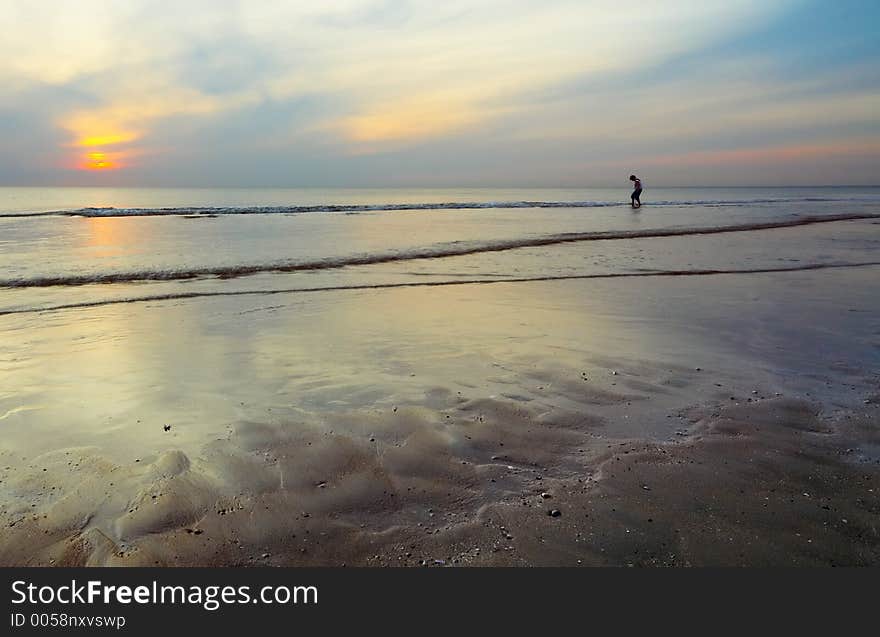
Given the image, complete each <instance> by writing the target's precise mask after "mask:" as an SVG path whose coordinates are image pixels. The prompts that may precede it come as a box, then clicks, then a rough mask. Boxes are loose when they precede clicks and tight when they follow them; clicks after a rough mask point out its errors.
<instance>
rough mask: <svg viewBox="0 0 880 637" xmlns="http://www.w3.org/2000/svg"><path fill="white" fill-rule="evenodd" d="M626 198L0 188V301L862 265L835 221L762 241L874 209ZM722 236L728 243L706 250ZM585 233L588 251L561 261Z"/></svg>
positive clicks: (866, 196)
mask: <svg viewBox="0 0 880 637" xmlns="http://www.w3.org/2000/svg"><path fill="white" fill-rule="evenodd" d="M626 196H627V192H626V190H607V189H592V190H591V189H584V190H573V189H568V190H561V189H556V190H552V189H537V190H517V189H507V190H490V189H463V190H446V189H441V190H436V189H435V190H401V189H370V190H348V189H336V190H316V189H314V190H313V189H295V190H294V189H290V190H260V189H134V188H132V189H109V188H2V189H0V312H2V313H5V312H27V311H34V310H41V309H46V308H52V307H60V306H64V307H68V306H76V305H93V304H96V303H101V302H105V301H113V302H119V301H121V300H126V301H131V302H136V301H138V300H142V299H147V300H148V299H151V298H154V297H165V298H168V297H174V296H181V295H189V296H192V295H194V294H232V293H241V292H248V293H253V292H259V291H273V292H278V291H281V290H290V291H291V293H294V292H295V291H296V290H298V289H301V288H302V289H312V288H316V287H327V286H330V287H359V286H381V285H383V284H385V285H401V284H417V283H420V282H428V280H430V283H431V284H432V285H436V284H440V283H443V282H444V281H447V282H451V281H462V280H465V279H469V280H478V279H485V278H491V279H493V280H504V279H512V278H516V279H522V278H546V277H560V276H569V277H570V276H594V275H601V276H607V275H628V276H629V275H635V274H649V273H651V272H666V271H676V272H678V271H681V270H687V269H688V268H690V269H693V270H711V269H737V268H739V269H744V268H751V269H755V268H759V269H760V268H775V267H780V263H784V264H788V266H787V267H790V265H791V264H792V263H794V264H797V265H798V267H811V266H825V265H831V264H835V265H840V264H847V263H850V262H852V263H856V262H859V263H861V262H866V261H867V260H870V258H872V257H870V254H869V253H870V251H871V249H873V248H874V247H876V246H875V245H874V244H873V239H872V238H870V237H868V238H866V243H865V244H864V245H862V246H859V244H858V241H852V242H848V243H847V245H846V246H845V247H844V246H841V245H839V244H837V245H832V244H831V243H832V242H829V241H825V240H823V237H828V236H831V235H832V234H833V233H831V232H830V230H831V226H822V228H823V229H824V230H825V231H824V232H820V233H819V234H818V236H817V237H816V241H818V245H815V246H808V245H804V244H803V243H798V244H797V245H794V244H793V243H792V242H785V245H784V246H781V247H780V246H777V244H776V242H775V241H774V239H773V238H774V237H777V236H781V235H778V232H776V231H778V229H780V228H786V227H796V226H801V225H812V224H822V223H832V222H833V220H834V219H835V218H838V217H843V218H844V219H851V218H871V217H872V216H873V215H877V214H880V189H878V188H782V189H766V188H761V189H751V188H734V189H731V188H726V189H721V188H691V189H664V188H657V189H650V188H649V189H648V190H647V191H646V192H645V197H644V201H645V206H644V207H643V208H641V209H640V210H637V211H634V210H632V209H631V208H630V207H629V204H628V201H627V200H626ZM845 225H846V224H845V221H844V220H841V221H840V222H839V223H838V225H837V226H835V227H845ZM716 233H717V236H716ZM743 233H747V234H743ZM722 235H723V236H722ZM719 237H721V243H722V244H724V245H725V246H726V245H728V244H729V245H735V246H736V249H734V250H730V249H722V250H720V251H719V250H717V249H715V243H717V242H718V238H719ZM675 238H680V239H685V238H689V239H690V240H688V241H687V242H686V249H685V250H683V251H682V252H678V251H674V250H673V251H670V250H668V249H667V247H668V246H669V245H670V240H674V239H675ZM765 239H768V241H765ZM580 244H586V245H590V246H591V249H590V252H589V257H588V258H583V255H580V254H578V257H577V258H575V259H574V260H573V259H571V258H569V257H570V256H571V255H572V254H573V250H572V248H573V247H576V246H577V245H580ZM704 247H705V248H706V249H704ZM655 248H656V249H655ZM786 251H788V252H791V256H790V257H786V256H785V254H786Z"/></svg>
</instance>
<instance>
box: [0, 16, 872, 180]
mask: <svg viewBox="0 0 880 637" xmlns="http://www.w3.org/2000/svg"><path fill="white" fill-rule="evenodd" d="M878 22H880V3H878V2H876V0H863V1H856V0H841V1H837V2H828V1H827V0H822V1H816V0H773V1H770V0H702V1H697V0H664V1H662V2H661V1H659V0H658V1H653V2H652V1H645V2H632V3H626V2H620V1H619V0H613V1H612V0H543V1H537V0H529V1H526V0H445V1H443V2H438V1H437V0H324V1H322V2H307V1H305V0H301V1H294V0H260V1H259V2H245V1H244V0H238V1H237V0H176V1H174V2H171V1H164V0H126V1H125V2H108V1H107V0H101V1H93V0H77V1H75V2H73V1H70V0H68V1H56V0H40V1H39V2H35V1H33V0H0V28H2V32H3V38H2V39H0V82H2V86H3V89H2V91H0V135H2V139H3V143H2V144H0V185H44V184H46V185H51V184H59V185H78V184H82V185H101V184H107V185H146V186H162V185H168V186H220V185H224V186H483V185H485V186H516V185H523V186H576V185H599V186H602V185H609V184H619V183H620V181H621V178H620V175H621V174H627V175H628V174H629V173H630V172H633V171H636V172H639V173H640V174H644V175H645V176H646V179H647V180H648V181H649V182H650V183H651V184H668V185H701V184H705V185H765V184H766V185H786V184H792V185H801V184H878V183H880V177H878V175H880V36H878V35H877V33H878V31H877V24H878Z"/></svg>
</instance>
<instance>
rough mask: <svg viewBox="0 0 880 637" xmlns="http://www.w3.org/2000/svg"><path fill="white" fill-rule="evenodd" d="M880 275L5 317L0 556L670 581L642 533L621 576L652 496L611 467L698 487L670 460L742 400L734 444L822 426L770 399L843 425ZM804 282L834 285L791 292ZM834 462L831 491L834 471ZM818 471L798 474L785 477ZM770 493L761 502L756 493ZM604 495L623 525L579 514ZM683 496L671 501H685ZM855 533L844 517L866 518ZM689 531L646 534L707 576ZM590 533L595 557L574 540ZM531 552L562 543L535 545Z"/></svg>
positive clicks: (853, 437)
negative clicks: (643, 572) (444, 565)
mask: <svg viewBox="0 0 880 637" xmlns="http://www.w3.org/2000/svg"><path fill="white" fill-rule="evenodd" d="M875 274H876V273H868V272H861V273H854V272H852V271H840V272H830V271H826V272H816V273H799V274H788V275H784V276H785V277H787V278H783V275H761V276H757V275H756V276H753V277H727V278H725V279H724V280H723V281H721V282H720V283H719V282H718V281H713V282H708V281H705V280H701V281H694V280H689V281H684V280H664V281H662V283H658V282H653V283H639V282H638V281H635V280H634V281H631V282H630V283H628V284H627V285H625V286H621V285H620V284H619V283H614V282H600V281H583V282H575V281H568V282H555V283H534V284H520V285H510V284H498V285H495V286H472V287H468V286H465V287H457V288H437V289H401V290H385V291H381V292H377V291H356V292H343V293H327V294H323V295H322V294H316V295H311V296H309V297H308V298H301V297H296V298H284V299H282V298H276V297H263V298H260V297H254V298H250V297H245V298H218V299H202V300H192V301H166V302H156V303H147V304H134V305H122V306H107V307H102V308H95V309H91V310H84V311H80V313H79V316H78V317H77V320H75V321H72V320H71V319H70V317H69V316H65V315H64V313H49V314H44V315H34V314H28V315H20V316H8V317H5V318H4V319H3V320H4V327H5V330H6V332H5V333H6V334H7V335H14V334H21V335H25V336H23V337H22V338H21V339H20V340H18V341H15V340H14V339H11V338H10V339H9V344H8V346H7V347H6V349H5V352H4V360H3V365H4V377H5V378H6V379H8V381H9V382H8V383H7V384H6V387H5V391H4V393H3V394H2V396H0V414H5V416H4V418H3V419H2V420H0V423H2V426H3V428H4V438H3V443H2V445H3V446H2V456H0V460H2V462H0V466H2V467H3V469H2V471H0V480H2V483H0V486H2V491H0V495H2V502H0V505H2V513H3V521H4V526H3V530H2V532H0V563H4V564H12V563H16V564H17V563H39V564H48V563H53V564H62V563H67V564H78V563H88V564H156V563H158V564H190V563H192V564H252V563H273V564H297V563H303V564H305V563H311V564H339V563H347V564H367V563H388V564H418V563H421V562H423V561H432V560H434V559H438V560H442V561H444V562H445V561H447V560H449V561H452V560H454V561H455V562H456V563H474V564H483V563H523V564H525V563H574V562H575V561H576V560H581V561H582V562H585V563H625V562H626V561H630V560H635V561H639V560H640V559H644V560H646V561H649V562H650V560H654V561H655V562H658V563H666V562H669V561H670V560H669V559H667V558H665V557H663V558H662V559H661V557H660V556H663V555H666V553H663V552H662V551H660V547H659V544H658V542H660V541H661V540H660V539H658V538H659V537H660V536H659V535H655V536H650V535H644V533H645V531H644V529H642V530H641V531H640V533H642V537H643V545H642V546H643V547H646V548H650V551H647V552H645V553H643V554H641V557H639V556H636V557H633V556H634V554H633V552H632V551H633V548H634V547H633V545H632V542H630V541H629V540H627V541H626V542H623V539H622V538H623V537H624V536H623V535H620V534H621V533H622V532H623V531H622V530H621V529H618V528H616V526H615V525H617V524H619V523H620V521H621V519H620V515H624V516H626V515H635V514H636V513H637V512H638V511H641V510H642V509H641V508H640V507H642V504H640V501H639V500H638V499H636V498H634V497H630V496H627V495H626V493H630V491H628V490H629V489H635V490H636V492H638V490H639V489H640V488H641V486H648V485H635V487H633V486H632V485H630V486H625V484H624V483H622V482H620V475H619V472H620V471H625V472H627V474H628V473H630V472H631V471H633V470H634V468H633V467H636V466H637V465H632V464H628V465H621V466H622V467H623V468H622V469H619V470H614V469H613V468H614V467H615V466H617V465H615V464H614V462H615V458H617V457H618V456H619V455H620V454H625V455H626V456H627V458H630V457H631V458H633V462H635V459H636V458H642V459H643V460H644V462H646V463H648V464H646V465H644V466H643V468H645V471H647V467H655V468H653V469H651V470H650V471H651V472H655V473H652V475H659V474H656V472H657V471H660V469H657V468H656V467H661V466H666V465H664V464H663V462H665V460H664V459H665V458H667V457H670V458H678V460H676V461H675V463H674V466H681V467H682V473H676V472H675V471H672V472H671V473H670V474H669V475H666V474H664V477H663V478H662V479H663V480H668V481H669V482H670V483H675V482H676V480H679V479H680V480H682V481H683V483H685V484H686V483H687V482H688V481H689V480H697V478H696V477H695V476H694V475H693V474H692V473H689V472H691V471H692V470H691V469H689V468H688V467H687V466H686V465H688V464H689V461H687V460H685V459H683V458H685V457H686V455H687V454H688V453H691V451H688V450H690V449H693V453H695V454H703V453H706V452H705V451H701V449H702V447H700V446H699V445H700V444H701V443H700V440H701V439H702V438H705V437H706V436H707V435H708V434H707V432H711V434H712V436H714V437H711V440H714V441H718V440H722V443H723V444H724V445H727V444H732V443H729V442H728V441H727V438H725V437H724V436H727V435H728V434H727V433H725V432H728V431H731V432H732V431H733V430H732V429H730V427H729V426H728V425H725V424H724V423H721V424H718V423H719V422H721V421H719V420H718V419H719V418H722V417H726V414H728V410H729V409H731V408H734V406H736V407H737V408H740V407H741V408H742V409H744V410H747V411H744V412H742V413H740V412H737V415H736V418H738V420H737V423H739V424H737V425H736V428H738V430H737V432H736V439H737V440H740V439H741V437H742V436H743V435H744V433H743V432H744V431H748V432H749V433H748V436H750V440H752V441H753V444H754V445H755V446H754V449H761V450H764V449H769V448H770V447H769V446H768V445H770V446H772V445H773V444H782V443H781V442H779V441H777V442H773V441H772V440H771V439H769V438H762V437H760V435H759V434H757V433H755V431H753V430H751V429H748V426H747V424H748V423H749V422H758V421H761V422H771V421H772V422H776V421H775V420H773V418H777V419H780V420H779V421H780V422H781V421H782V420H786V421H790V422H794V423H796V424H797V423H801V424H797V427H796V428H795V429H796V430H798V431H799V430H800V429H798V427H802V423H803V422H804V421H805V420H807V419H808V420H810V422H811V423H813V424H810V425H809V427H810V428H811V430H812V429H817V428H821V427H832V428H833V426H832V425H827V424H822V423H824V422H825V421H823V420H821V419H819V420H815V418H816V417H815V415H810V416H809V418H807V416H805V415H803V414H804V413H806V412H803V409H805V408H804V407H802V406H800V403H796V402H793V403H785V404H782V403H780V402H779V401H780V400H788V399H787V398H783V397H780V396H778V395H777V394H788V393H789V392H790V391H791V392H792V393H794V392H795V391H796V392H797V393H798V394H799V395H804V396H805V395H807V394H810V396H811V397H812V399H814V400H821V401H829V400H833V401H834V402H835V403H836V404H838V405H849V406H850V407H851V406H852V405H855V404H861V402H862V399H863V397H864V395H865V393H866V392H870V391H874V392H876V378H875V377H874V376H872V373H873V372H872V371H871V370H872V367H871V365H872V364H873V363H876V359H877V351H878V349H877V345H878V343H877V342H876V332H872V329H875V327H876V326H874V327H872V325H873V323H871V319H870V318H869V317H870V316H873V315H876V314H863V313H859V312H846V311H845V310H844V309H842V308H850V307H857V308H861V309H871V308H875V305H876V298H878V296H877V295H876V291H877V290H876V279H874V278H873V275H875ZM843 282H847V285H841V283H843ZM816 283H819V284H821V289H823V290H831V292H828V293H827V295H826V296H825V297H823V298H810V297H809V296H807V295H804V294H803V293H802V289H804V286H808V287H810V288H812V286H813V285H814V284H816ZM771 296H772V298H773V300H774V302H773V303H766V302H764V301H763V300H762V299H767V298H770V297H771ZM780 307H783V308H786V309H785V319H786V321H785V324H784V326H781V325H780V323H779V320H780ZM736 311H739V312H742V315H741V316H740V315H737V314H736ZM829 317H834V318H833V320H830V319H829ZM817 325H819V326H820V325H835V326H836V328H837V330H838V331H837V332H826V333H824V334H823V335H822V339H823V342H824V343H826V344H827V346H828V347H834V348H836V349H837V351H839V352H841V354H840V356H841V357H843V358H845V359H846V360H847V361H849V363H850V367H849V368H848V371H841V370H840V369H839V368H838V369H836V370H835V372H834V373H833V375H830V373H829V371H828V365H829V360H827V359H825V358H823V357H822V352H821V350H819V349H816V348H812V349H811V348H807V349H804V348H801V349H798V347H799V345H801V344H802V343H803V342H805V339H812V338H814V334H815V328H816V326H817ZM872 339H873V340H872ZM872 348H873V349H872ZM814 350H815V351H816V352H817V354H816V355H815V356H811V355H810V352H811V351H814ZM790 369H793V370H797V372H798V374H797V375H796V377H795V375H794V374H792V375H791V376H789V372H788V371H787V370H790ZM874 369H876V367H875V368H874ZM872 383H873V384H872ZM872 388H873V389H872ZM748 410H763V411H748ZM808 411H809V409H808ZM810 413H812V412H810ZM755 414H761V415H760V416H756V415H755ZM767 414H770V416H768V415H767ZM774 414H775V415H774ZM799 414H801V415H799ZM869 417H870V413H869V414H867V415H866V416H865V418H869ZM767 418H770V421H767V420H766V419H767ZM761 419H764V420H761ZM814 420H815V422H814ZM713 423H715V424H713ZM742 423H746V424H745V425H743V424H742ZM770 430H772V428H771V429H770ZM768 431H769V430H768ZM829 431H831V429H829ZM834 431H837V433H836V434H835V436H837V438H835V441H836V442H834V444H833V445H831V443H828V444H827V445H826V444H825V443H822V442H821V441H816V442H815V450H814V453H816V454H827V453H832V451H829V450H831V449H832V447H833V449H834V450H836V449H837V448H838V446H839V445H841V444H844V443H845V444H847V445H848V447H847V448H854V449H860V448H861V447H860V446H859V445H860V444H862V442H859V437H858V435H857V433H858V432H855V433H854V430H853V429H852V428H851V427H850V428H848V429H844V428H838V429H834ZM731 435H732V434H731ZM791 435H792V436H797V435H801V434H791ZM860 435H862V436H864V435H865V434H860ZM719 436H721V438H719ZM786 440H788V439H786ZM853 441H856V442H853ZM784 444H785V445H788V444H789V442H788V441H787V442H785V443H784ZM810 444H814V443H813V442H811V443H810ZM823 445H825V446H823ZM829 445H831V446H829ZM869 448H870V446H868V447H865V449H869ZM618 450H619V451H618ZM761 453H764V451H761ZM768 453H769V451H768ZM834 453H836V451H834ZM665 454H671V455H670V456H667V455H665ZM682 454H685V455H682ZM661 461H663V462H661ZM627 462H630V460H629V459H627ZM639 462H641V461H639ZM658 462H660V464H659V465H658V464H657V463H658ZM835 462H837V461H835ZM638 466H642V465H638ZM743 466H745V465H743ZM835 466H836V467H838V475H839V476H841V480H842V481H843V482H842V484H843V483H847V481H848V480H850V479H851V478H852V476H850V473H848V471H849V470H848V469H847V468H846V467H847V466H849V465H840V466H838V465H835ZM627 467H630V468H627ZM640 470H641V469H640ZM742 470H744V469H742ZM809 470H810V468H809V466H807V467H806V468H804V467H800V466H798V467H794V468H791V472H790V473H788V474H786V475H787V479H788V480H789V481H790V482H792V483H795V484H796V483H798V480H799V479H800V478H797V479H796V476H799V475H801V474H800V473H798V472H802V471H809ZM664 471H665V469H664ZM670 471H671V470H670ZM729 471H733V473H731V474H730V475H729V476H727V478H725V479H739V478H737V476H739V475H740V474H739V473H737V471H740V469H736V470H733V469H729ZM870 471H872V472H875V471H876V469H873V468H871V469H870ZM646 475H647V474H646ZM768 475H770V474H760V476H759V477H760V480H758V482H760V483H761V484H765V486H766V485H769V484H770V478H769V477H768ZM853 475H855V474H853ZM656 479H660V478H656ZM708 479H709V478H706V480H708ZM852 479H855V478H852ZM697 482H698V483H700V484H702V483H703V482H705V481H704V480H697ZM774 484H775V483H774ZM651 488H654V487H651ZM707 488H708V487H707ZM766 488H768V489H769V488H771V486H766ZM772 488H775V487H772ZM609 489H611V491H608V490H609ZM616 489H624V490H625V492H622V491H615V490H616ZM542 494H543V495H542ZM613 494H616V495H614V497H622V498H623V499H622V500H620V502H621V505H620V511H621V512H622V513H621V514H618V513H614V515H612V512H610V511H608V510H607V509H606V508H603V507H604V505H599V504H597V502H598V500H594V498H598V499H599V500H603V499H604V498H606V497H611V496H612V495H613ZM622 494H623V495H622ZM734 496H735V494H734V495H731V497H732V498H734V500H735V497H734ZM666 497H668V498H673V495H670V494H667V496H666ZM674 497H675V498H679V499H682V498H683V500H681V501H680V502H679V503H678V505H677V506H681V507H684V506H686V500H687V494H686V493H683V492H682V493H678V492H676V494H674ZM706 497H708V495H707V496H706ZM827 497H828V498H831V497H835V498H843V499H845V498H846V497H847V496H845V494H841V493H839V492H838V491H834V492H833V493H832V492H831V491H828V494H827ZM670 501H672V500H670ZM846 502H847V503H846V504H844V503H843V502H842V501H841V503H840V504H839V506H841V507H844V508H847V510H848V511H849V509H850V508H851V503H849V501H848V500H847V501H846ZM687 506H690V504H687ZM726 506H728V507H729V508H731V509H732V508H736V507H737V506H739V504H738V503H737V502H735V501H732V502H731V503H729V504H728V505H726ZM550 510H558V511H560V513H561V517H560V518H559V520H556V519H555V518H554V517H553V516H549V515H547V512H548V511H550ZM600 511H604V513H603V514H602V516H604V517H602V516H600V518H601V519H600V520H597V521H595V522H591V521H590V520H591V519H595V518H590V516H591V515H592V516H596V515H597V514H598V512H600ZM847 515H848V516H849V518H848V519H854V520H858V521H859V522H858V523H859V524H861V523H863V522H864V519H865V518H864V515H866V514H862V513H858V511H850V512H848V513H847ZM654 519H658V520H659V519H661V516H660V514H659V513H658V514H656V518H654ZM755 519H757V518H755ZM786 519H788V518H786ZM752 523H753V522H749V523H748V524H752ZM786 523H787V524H788V523H791V524H796V522H793V521H791V520H789V521H788V522H786ZM548 524H552V525H555V526H547V525H548ZM594 524H595V525H596V526H595V527H594V526H593V525H594ZM633 524H635V523H634V522H633ZM639 524H641V523H639ZM695 524H696V523H694V524H692V525H691V527H689V528H685V529H683V530H682V529H679V530H678V533H679V535H678V536H675V534H674V533H672V530H671V527H670V528H666V529H665V531H664V532H663V534H661V535H663V537H664V538H666V539H662V541H663V542H673V544H674V545H675V548H674V550H673V553H675V555H677V556H678V558H676V559H685V561H687V560H690V561H693V562H704V563H712V562H713V555H715V556H716V557H717V556H720V555H721V554H720V553H716V554H713V553H712V551H711V550H710V549H707V548H705V547H704V548H701V549H700V550H699V551H694V552H693V553H692V554H690V555H688V554H687V551H688V538H691V539H693V538H696V537H698V536H699V537H702V536H701V535H700V533H702V531H700V530H699V529H698V528H697V526H696V525H695ZM639 528H641V527H639ZM646 528H650V527H646ZM658 528H659V527H658ZM664 528H665V527H664ZM597 529H601V530H602V534H603V537H604V538H605V539H604V540H602V542H599V541H598V539H597V538H596V537H595V536H594V537H593V538H592V539H589V533H590V532H596V531H597ZM563 531H564V532H563ZM667 532H668V533H672V535H668V536H667V535H666V533H667ZM560 533H562V534H563V535H565V537H564V538H563V537H556V536H559V534H560ZM609 534H610V535H609ZM545 535H546V536H547V537H550V535H553V536H554V537H556V540H555V541H554V542H555V543H554V546H556V547H565V548H564V550H562V549H561V548H559V549H558V550H555V551H550V552H548V550H547V549H546V548H545V546H544V543H543V542H542V538H543V537H544V536H545ZM609 538H610V539H609ZM615 538H616V539H615ZM701 541H702V540H701ZM743 541H745V540H743ZM609 542H610V544H609ZM600 545H601V546H600ZM614 546H617V547H618V548H617V549H614V548H613V547H614ZM701 546H703V545H702V544H701ZM620 547H624V548H620ZM858 547H862V548H858ZM599 548H604V549H607V551H606V553H605V555H602V551H600V550H599ZM635 548H636V549H637V548H638V546H635ZM856 549H858V550H862V551H863V552H862V553H861V554H860V555H861V557H859V554H856V553H853V552H848V551H847V549H846V547H843V548H841V547H840V546H836V545H835V546H834V547H833V550H830V549H829V550H828V551H827V552H825V553H821V552H820V553H819V554H818V556H814V560H815V561H819V562H821V561H822V560H823V559H824V558H823V555H824V556H825V557H827V556H828V555H832V554H833V555H834V559H836V560H838V562H842V563H853V562H859V561H860V560H862V561H864V560H865V559H868V557H870V556H871V555H873V553H871V552H870V551H873V550H875V549H870V550H868V549H864V547H863V546H862V544H858V543H853V544H852V551H856ZM665 550H666V549H665V548H664V551H665ZM864 550H868V552H867V553H865V552H864ZM732 554H733V553H731V555H732ZM795 554H796V553H792V555H795ZM376 556H379V557H378V558H377V557H376ZM649 556H650V560H649V559H648V558H649ZM682 556H684V557H682ZM866 556H867V557H866ZM676 559H673V560H671V561H672V562H676ZM719 559H720V558H719Z"/></svg>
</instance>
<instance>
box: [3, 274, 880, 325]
mask: <svg viewBox="0 0 880 637" xmlns="http://www.w3.org/2000/svg"><path fill="white" fill-rule="evenodd" d="M876 266H880V261H864V262H858V263H811V264H803V265H793V266H780V267H767V268H744V269H734V268H731V269H701V270H649V271H640V272H611V273H606V274H563V275H555V276H552V275H551V276H537V277H518V278H510V279H498V278H490V279H469V280H461V279H453V280H448V279H447V280H443V281H411V282H406V283H363V284H351V285H332V286H323V287H312V288H283V289H269V290H226V291H216V292H177V293H175V292H172V293H168V294H154V295H148V296H139V297H128V298H115V299H105V300H100V301H85V302H82V303H68V304H65V305H52V306H46V307H39V308H16V309H11V310H0V316H5V315H9V314H34V313H40V312H57V311H61V310H73V309H83V308H93V307H101V306H105V305H123V304H129V303H148V302H155V301H175V300H187V299H199V298H209V297H217V296H261V295H262V296H266V295H275V294H306V293H312V294H313V293H318V292H345V291H357V290H387V289H395V288H420V287H450V286H456V285H491V284H495V283H534V282H542V281H574V280H589V279H643V278H652V277H688V276H718V275H735V274H772V273H785V272H806V271H812V270H835V269H842V268H867V267H876Z"/></svg>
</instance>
